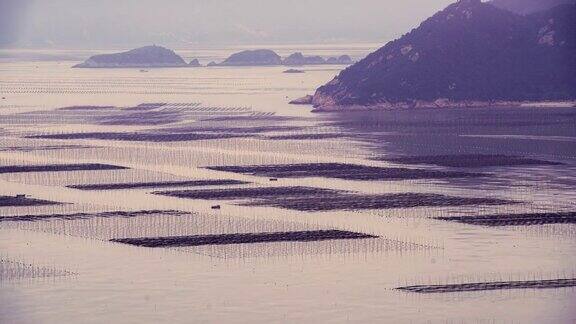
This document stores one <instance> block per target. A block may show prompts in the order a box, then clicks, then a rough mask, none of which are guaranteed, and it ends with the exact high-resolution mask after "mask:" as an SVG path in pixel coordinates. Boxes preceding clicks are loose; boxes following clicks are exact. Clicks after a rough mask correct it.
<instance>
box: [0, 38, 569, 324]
mask: <svg viewBox="0 0 576 324" xmlns="http://www.w3.org/2000/svg"><path fill="white" fill-rule="evenodd" d="M305 50H306V53H307V54H315V53H317V54H322V55H338V54H353V55H354V56H355V58H360V57H362V55H364V54H365V53H367V52H369V50H370V48H362V47H359V46H354V47H349V48H343V47H321V48H305ZM282 51H285V52H289V50H288V49H286V48H284V47H283V48H280V52H282ZM229 53H230V49H226V50H222V49H207V50H203V51H195V52H191V53H185V55H188V56H190V58H191V57H200V58H201V59H203V60H206V62H203V63H207V62H208V61H210V60H217V59H219V58H223V57H225V56H226V55H227V54H229ZM57 54H58V55H60V54H62V53H60V52H59V53H57ZM55 55H56V54H55ZM75 55H80V56H82V55H85V53H83V52H82V53H79V52H73V53H71V54H70V55H69V56H72V57H73V56H75ZM187 58H188V57H187ZM74 64H75V62H74V61H59V60H54V61H30V60H29V59H26V60H4V61H2V62H0V95H1V96H2V97H4V98H5V99H1V101H0V170H1V172H0V197H1V196H3V197H7V198H3V199H0V201H3V204H5V205H6V206H4V205H2V206H0V322H2V323H65V322H72V323H80V322H81V323H142V322H158V321H170V322H174V323H190V322H208V323H222V322H232V323H245V322H338V323H340V322H384V323H406V322H410V323H422V322H425V323H427V322H433V323H469V322H471V323H570V322H573V321H575V320H576V311H575V310H574V309H576V308H575V306H576V288H574V287H564V288H549V289H506V290H498V289H496V290H489V291H488V290H487V291H460V292H458V291H455V292H447V293H432V294H419V293H415V292H410V291H403V290H397V289H396V288H399V287H403V286H414V285H450V284H465V283H478V282H504V281H533V280H534V281H537V280H551V279H571V278H575V277H576V262H575V259H574V255H576V240H575V239H576V225H575V224H574V219H573V217H572V218H570V217H568V216H563V217H555V218H554V221H548V222H540V223H539V222H538V217H543V216H541V215H542V214H551V213H552V214H554V213H570V212H574V211H576V205H575V203H574V202H575V201H576V200H575V198H576V145H575V143H576V111H574V110H573V109H569V108H550V107H549V108H508V109H489V108H485V109H483V108H477V109H453V110H450V109H446V110H434V109H422V110H408V111H365V112H337V113H321V114H317V113H313V112H311V108H310V107H307V106H291V105H288V104H287V102H288V101H289V100H291V99H295V98H298V97H301V96H303V95H305V94H309V93H312V92H313V91H314V89H315V88H316V87H318V86H319V85H321V84H323V83H325V82H327V81H329V80H330V79H331V78H333V77H334V76H335V75H336V74H337V73H338V71H339V70H340V69H342V67H341V66H329V65H327V66H316V67H303V68H302V69H303V70H305V72H306V73H303V74H284V73H282V72H283V71H284V70H285V69H286V68H284V67H256V68H223V67H218V68H182V69H179V68H178V69H150V70H149V71H148V72H140V71H139V70H138V69H116V70H108V69H95V70H89V69H86V70H83V69H71V68H70V66H72V65H74ZM512 157H513V158H512ZM54 165H59V167H58V168H55V167H54ZM95 165H99V167H95ZM102 165H105V166H108V167H105V168H103V167H102ZM286 165H290V167H286ZM359 166H360V167H359ZM334 170H338V171H334ZM16 195H26V196H25V197H20V198H16ZM24 199H29V200H27V201H28V202H27V205H26V206H22V204H20V205H18V204H16V203H14V201H16V202H22V201H24ZM32 199H36V200H41V201H49V202H54V204H41V205H40V204H38V205H34V200H32ZM10 204H13V205H10ZM216 206H218V208H216ZM513 214H530V215H532V216H530V219H531V223H530V224H529V225H522V224H523V223H518V222H516V223H514V224H512V225H509V226H508V225H506V222H492V223H491V225H495V226H486V225H477V224H473V223H465V222H458V221H449V220H448V219H450V218H458V217H460V218H462V217H479V216H490V215H498V216H499V217H501V216H502V217H506V215H508V216H509V215H513ZM533 214H534V215H536V216H534V215H533ZM566 215H567V214H566ZM439 218H443V219H439ZM458 219H459V218H458ZM534 219H536V221H534ZM519 224H520V225H519ZM325 231H332V232H330V233H336V234H341V233H355V234H362V235H352V234H347V235H345V236H346V237H340V238H338V236H337V235H336V236H331V237H330V239H326V238H325V237H324V238H323V237H322V236H318V235H316V234H317V233H325ZM262 233H280V234H267V235H262ZM286 233H288V234H286ZM290 233H292V234H290ZM311 233H312V234H314V233H316V234H314V235H312V234H311ZM253 234H256V235H253ZM296 234H297V235H299V236H298V237H301V236H306V235H309V234H310V236H306V237H304V239H302V240H298V239H295V236H294V235H296ZM238 235H240V236H238ZM173 237H179V238H182V237H184V238H186V239H180V240H176V241H177V242H196V243H195V245H191V244H189V245H187V246H182V244H184V245H185V244H188V243H178V244H180V245H178V244H176V245H174V244H172V243H170V244H172V245H170V244H165V245H164V246H162V247H146V246H138V245H130V244H122V243H121V242H122V241H124V242H130V241H132V240H130V239H143V238H144V239H154V238H173ZM191 237H192V238H193V239H190V238H191ZM231 237H232V238H233V239H232V240H230V241H226V240H228V239H229V238H231ZM238 237H240V238H241V239H238ZM298 237H297V238H298ZM251 239H252V240H253V241H252V242H249V241H250V240H251ZM111 240H114V241H111ZM266 240H267V241H266ZM173 241H174V240H172V241H170V242H173ZM199 241H201V242H202V245H201V244H198V243H197V242H199ZM154 242H156V241H154ZM210 242H219V244H209V243H210ZM247 242H248V243H247ZM205 243H206V244H205ZM222 243H228V244H222Z"/></svg>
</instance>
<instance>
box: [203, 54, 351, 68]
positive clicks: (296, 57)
mask: <svg viewBox="0 0 576 324" xmlns="http://www.w3.org/2000/svg"><path fill="white" fill-rule="evenodd" d="M352 63H353V62H352V58H350V56H348V55H342V56H339V57H330V58H328V59H325V58H323V57H322V56H318V55H315V56H305V55H304V54H302V53H300V52H296V53H293V54H291V55H289V56H287V57H286V58H284V59H283V58H282V57H281V56H280V55H278V54H277V53H276V52H274V51H272V50H269V49H258V50H246V51H242V52H238V53H234V54H232V55H231V56H230V57H228V58H227V59H226V60H224V61H223V62H222V63H215V62H211V63H210V64H208V66H274V65H284V66H302V65H322V64H346V65H347V64H352ZM287 73H291V72H287Z"/></svg>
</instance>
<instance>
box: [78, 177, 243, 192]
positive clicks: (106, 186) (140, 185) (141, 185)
mask: <svg viewBox="0 0 576 324" xmlns="http://www.w3.org/2000/svg"><path fill="white" fill-rule="evenodd" d="M241 184H248V182H245V181H239V180H224V179H219V180H190V181H159V182H131V183H102V184H80V185H70V186H67V187H68V188H73V189H80V190H121V189H145V188H158V187H202V186H223V185H241Z"/></svg>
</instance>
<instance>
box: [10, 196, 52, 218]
mask: <svg viewBox="0 0 576 324" xmlns="http://www.w3.org/2000/svg"><path fill="white" fill-rule="evenodd" d="M49 205H61V203H59V202H55V201H49V200H42V199H34V198H28V197H15V196H0V207H18V206H49ZM1 219H2V217H0V221H1Z"/></svg>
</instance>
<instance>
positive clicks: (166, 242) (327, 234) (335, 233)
mask: <svg viewBox="0 0 576 324" xmlns="http://www.w3.org/2000/svg"><path fill="white" fill-rule="evenodd" d="M366 238H377V236H373V235H368V234H362V233H354V232H347V231H339V230H319V231H299V232H275V233H236V234H217V235H191V236H172V237H152V238H150V237H144V238H123V239H112V240H111V241H112V242H118V243H124V244H130V245H136V246H143V247H184V246H202V245H228V244H245V243H270V242H311V241H325V240H350V239H366Z"/></svg>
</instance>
